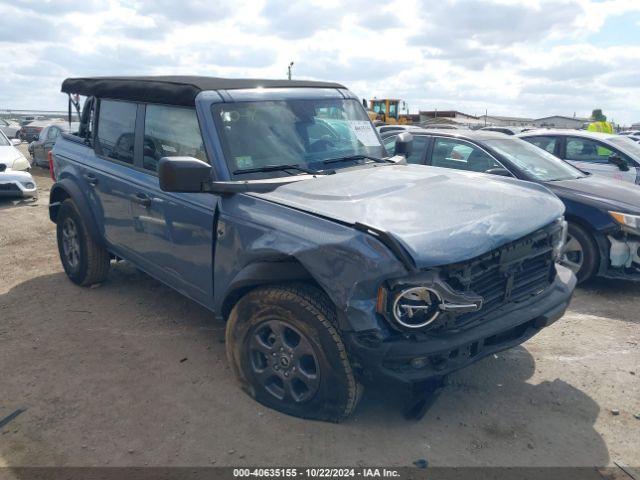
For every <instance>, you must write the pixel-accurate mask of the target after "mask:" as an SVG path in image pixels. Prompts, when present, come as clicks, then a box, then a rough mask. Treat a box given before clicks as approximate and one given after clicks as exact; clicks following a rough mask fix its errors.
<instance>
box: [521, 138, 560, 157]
mask: <svg viewBox="0 0 640 480" xmlns="http://www.w3.org/2000/svg"><path fill="white" fill-rule="evenodd" d="M523 140H526V141H527V142H529V143H532V144H533V145H535V146H536V147H539V148H541V149H543V150H546V151H547V152H549V153H553V152H555V151H556V142H557V138H556V137H547V136H545V137H526V138H523Z"/></svg>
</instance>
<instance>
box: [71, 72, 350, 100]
mask: <svg viewBox="0 0 640 480" xmlns="http://www.w3.org/2000/svg"><path fill="white" fill-rule="evenodd" d="M258 87H264V88H279V87H280V88H345V87H344V86H342V85H340V84H338V83H329V82H314V81H307V80H261V79H249V78H215V77H196V76H156V77H93V78H67V79H66V80H65V81H64V82H62V91H63V92H64V93H77V94H79V95H84V96H95V97H105V98H116V99H121V100H131V101H138V102H149V103H164V104H170V105H186V106H193V105H194V101H195V98H196V95H198V93H200V92H202V91H203V90H238V89H247V88H258Z"/></svg>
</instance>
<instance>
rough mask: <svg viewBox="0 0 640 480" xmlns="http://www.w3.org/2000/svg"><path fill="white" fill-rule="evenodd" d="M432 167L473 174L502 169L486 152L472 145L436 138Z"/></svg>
mask: <svg viewBox="0 0 640 480" xmlns="http://www.w3.org/2000/svg"><path fill="white" fill-rule="evenodd" d="M431 165H433V166H434V167H444V168H455V169H458V170H467V171H471V172H486V171H487V170H489V169H491V168H500V167H502V166H501V165H500V164H499V163H498V162H497V161H496V160H495V159H494V158H493V157H492V156H490V155H489V154H488V153H486V152H485V151H484V150H482V149H480V148H478V147H476V146H474V145H472V144H470V143H467V142H462V141H460V140H454V139H451V138H436V140H435V144H434V146H433V153H432V155H431Z"/></svg>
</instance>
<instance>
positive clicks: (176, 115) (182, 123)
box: [142, 105, 207, 172]
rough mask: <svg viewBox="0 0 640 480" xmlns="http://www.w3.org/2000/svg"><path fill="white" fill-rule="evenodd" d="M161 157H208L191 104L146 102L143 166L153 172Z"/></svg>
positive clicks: (203, 159) (205, 159) (204, 158)
mask: <svg viewBox="0 0 640 480" xmlns="http://www.w3.org/2000/svg"><path fill="white" fill-rule="evenodd" d="M162 157H194V158H197V159H199V160H202V161H205V162H206V161H207V156H206V154H205V151H204V144H203V143H202V135H201V134H200V125H199V124H198V117H197V115H196V111H195V110H194V109H193V108H180V107H169V106H164V105H147V108H146V113H145V119H144V147H143V154H142V166H143V167H144V168H145V169H146V170H151V171H154V172H155V171H157V170H158V162H159V161H160V159H161V158H162Z"/></svg>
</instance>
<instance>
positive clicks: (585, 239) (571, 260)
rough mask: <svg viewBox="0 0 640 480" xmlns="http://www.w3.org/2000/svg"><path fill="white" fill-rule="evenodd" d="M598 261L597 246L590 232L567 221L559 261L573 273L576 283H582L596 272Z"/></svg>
mask: <svg viewBox="0 0 640 480" xmlns="http://www.w3.org/2000/svg"><path fill="white" fill-rule="evenodd" d="M599 262H600V255H599V254H598V246H597V245H596V242H595V241H594V240H593V237H592V236H591V234H590V233H589V232H588V231H587V230H585V229H584V228H583V227H581V226H579V225H576V224H575V223H569V229H568V231H567V243H566V245H565V248H564V253H563V254H562V259H561V261H560V263H562V265H564V266H565V267H567V268H568V269H569V270H571V271H572V272H573V273H574V274H575V276H576V278H577V279H578V283H582V282H586V281H587V280H589V279H590V278H591V277H592V276H593V275H594V274H595V273H596V271H597V269H598V264H599Z"/></svg>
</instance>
